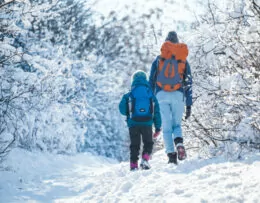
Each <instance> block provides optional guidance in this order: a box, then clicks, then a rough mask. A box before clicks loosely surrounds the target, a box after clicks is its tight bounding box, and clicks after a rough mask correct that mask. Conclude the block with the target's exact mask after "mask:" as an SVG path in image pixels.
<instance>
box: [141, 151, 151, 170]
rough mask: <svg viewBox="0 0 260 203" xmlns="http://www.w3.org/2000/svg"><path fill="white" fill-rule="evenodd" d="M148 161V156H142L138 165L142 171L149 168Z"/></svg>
mask: <svg viewBox="0 0 260 203" xmlns="http://www.w3.org/2000/svg"><path fill="white" fill-rule="evenodd" d="M149 159H150V156H149V155H148V154H143V156H142V161H141V164H140V167H141V168H142V169H143V170H148V169H150V168H151V166H150V164H149V162H148V161H149Z"/></svg>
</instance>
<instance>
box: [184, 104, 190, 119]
mask: <svg viewBox="0 0 260 203" xmlns="http://www.w3.org/2000/svg"><path fill="white" fill-rule="evenodd" d="M190 115H191V106H187V107H186V115H185V119H188V118H189V117H190Z"/></svg>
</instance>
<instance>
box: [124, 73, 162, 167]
mask: <svg viewBox="0 0 260 203" xmlns="http://www.w3.org/2000/svg"><path fill="white" fill-rule="evenodd" d="M119 110H120V113H121V114H122V115H124V116H126V118H127V119H126V121H127V125H128V127H129V134H130V141H131V143H130V170H136V169H138V159H139V150H140V145H141V138H142V140H143V144H144V146H143V152H142V160H141V164H140V166H141V168H142V169H150V164H149V162H148V161H149V159H150V155H151V153H152V150H153V131H152V125H153V123H154V126H155V133H154V135H157V134H158V132H159V131H160V129H161V115H160V108H159V104H158V101H157V99H156V97H155V96H154V94H153V91H152V89H151V87H150V84H149V83H148V81H147V76H146V73H145V72H143V71H141V70H139V71H136V72H135V73H134V74H133V76H132V85H131V90H130V92H128V93H127V94H125V95H123V97H122V99H121V101H120V104H119Z"/></svg>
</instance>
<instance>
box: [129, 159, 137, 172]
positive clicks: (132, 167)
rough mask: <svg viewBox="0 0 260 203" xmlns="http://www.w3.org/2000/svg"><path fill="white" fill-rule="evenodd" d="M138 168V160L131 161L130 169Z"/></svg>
mask: <svg viewBox="0 0 260 203" xmlns="http://www.w3.org/2000/svg"><path fill="white" fill-rule="evenodd" d="M135 170H138V163H137V161H136V162H130V171H135Z"/></svg>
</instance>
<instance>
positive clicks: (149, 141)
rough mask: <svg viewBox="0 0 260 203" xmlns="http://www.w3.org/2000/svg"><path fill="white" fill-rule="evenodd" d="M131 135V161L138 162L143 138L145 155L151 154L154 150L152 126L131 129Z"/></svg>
mask: <svg viewBox="0 0 260 203" xmlns="http://www.w3.org/2000/svg"><path fill="white" fill-rule="evenodd" d="M129 134H130V140H131V144H130V161H131V162H136V161H138V156H139V151H140V146H141V137H142V140H143V144H144V146H143V152H142V155H143V154H146V153H147V154H149V155H150V154H151V153H152V150H153V135H152V134H153V131H152V126H144V125H143V126H134V127H130V128H129Z"/></svg>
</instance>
